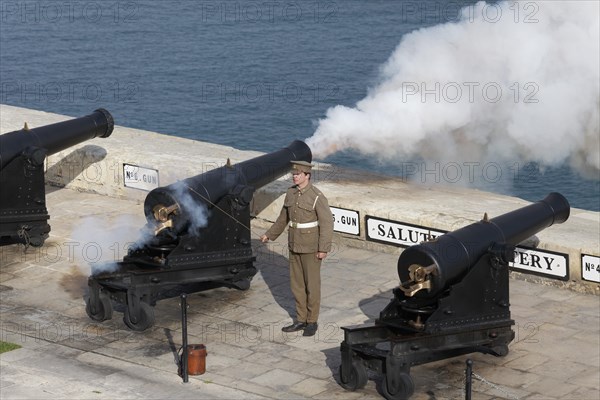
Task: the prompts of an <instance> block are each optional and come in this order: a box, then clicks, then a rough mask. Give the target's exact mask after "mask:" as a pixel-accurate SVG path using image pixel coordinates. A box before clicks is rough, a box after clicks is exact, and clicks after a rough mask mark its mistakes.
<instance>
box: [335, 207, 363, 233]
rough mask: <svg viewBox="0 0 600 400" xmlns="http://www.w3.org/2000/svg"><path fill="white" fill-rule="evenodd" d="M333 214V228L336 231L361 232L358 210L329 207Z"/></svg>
mask: <svg viewBox="0 0 600 400" xmlns="http://www.w3.org/2000/svg"><path fill="white" fill-rule="evenodd" d="M329 208H330V209H331V213H332V214H333V230H334V231H336V232H342V233H349V234H351V235H359V234H360V219H359V215H358V211H354V210H347V209H345V208H337V207H329Z"/></svg>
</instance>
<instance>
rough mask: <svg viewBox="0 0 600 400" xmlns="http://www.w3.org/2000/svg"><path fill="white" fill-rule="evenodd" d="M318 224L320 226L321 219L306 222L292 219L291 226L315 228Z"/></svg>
mask: <svg viewBox="0 0 600 400" xmlns="http://www.w3.org/2000/svg"><path fill="white" fill-rule="evenodd" d="M317 226H319V221H313V222H306V223H300V222H294V221H290V228H300V229H302V228H315V227H317Z"/></svg>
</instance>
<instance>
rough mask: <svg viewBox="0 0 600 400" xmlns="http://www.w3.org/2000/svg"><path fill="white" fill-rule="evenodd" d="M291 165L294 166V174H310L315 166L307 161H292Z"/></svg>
mask: <svg viewBox="0 0 600 400" xmlns="http://www.w3.org/2000/svg"><path fill="white" fill-rule="evenodd" d="M290 163H291V164H292V172H295V171H298V172H304V173H307V172H310V169H311V168H312V167H313V165H312V164H311V163H309V162H306V161H290Z"/></svg>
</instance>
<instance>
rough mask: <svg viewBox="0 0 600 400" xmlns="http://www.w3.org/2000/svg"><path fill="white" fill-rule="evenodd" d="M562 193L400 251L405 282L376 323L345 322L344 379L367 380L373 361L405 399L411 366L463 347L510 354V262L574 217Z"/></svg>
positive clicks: (389, 392) (349, 385)
mask: <svg viewBox="0 0 600 400" xmlns="http://www.w3.org/2000/svg"><path fill="white" fill-rule="evenodd" d="M569 212H570V206H569V203H568V201H567V200H566V199H565V198H564V197H563V196H562V195H560V194H559V193H550V194H549V195H548V196H547V197H546V198H545V199H544V200H541V201H538V202H537V203H533V204H530V205H528V206H526V207H523V208H520V209H517V210H515V211H512V212H509V213H507V214H504V215H501V216H499V217H496V218H493V219H488V217H487V214H486V215H484V218H483V220H481V221H479V222H476V223H474V224H471V225H468V226H466V227H464V228H461V229H458V230H456V231H453V232H450V233H447V234H445V235H442V236H439V237H437V238H436V239H434V240H432V241H428V242H424V243H421V244H419V245H415V246H412V247H409V248H407V249H406V250H404V251H403V252H402V254H401V255H400V257H399V259H398V276H399V277H400V285H399V286H398V287H397V288H395V289H394V290H393V294H394V298H393V299H392V300H391V302H390V303H389V304H388V305H387V306H386V307H385V308H384V309H383V311H381V313H380V315H379V318H378V319H377V320H376V321H375V323H374V324H366V325H361V326H353V327H343V328H342V329H343V330H344V341H343V342H342V343H341V346H340V350H341V355H342V364H341V366H340V383H341V385H342V386H343V387H344V388H346V389H348V390H356V389H359V388H362V387H364V386H365V385H366V384H367V381H368V377H367V369H371V370H374V371H376V372H379V373H381V374H383V375H384V379H383V382H382V388H381V389H382V393H383V395H384V396H385V397H386V398H388V399H407V398H408V397H410V396H411V395H412V393H413V392H414V383H413V381H412V378H411V377H410V368H411V367H412V366H415V365H420V364H424V363H428V362H432V361H437V360H441V359H445V358H450V357H454V356H458V355H462V354H468V353H473V352H481V353H485V354H492V355H495V356H504V355H506V354H508V344H509V343H510V342H511V341H512V340H513V339H514V336H515V334H514V331H513V330H512V328H511V326H512V325H514V321H513V320H512V319H511V316H510V303H509V283H508V278H509V263H510V262H512V261H513V259H514V250H515V245H517V244H519V243H521V242H522V241H524V240H525V239H527V238H529V237H531V236H532V235H535V234H536V233H537V232H539V231H541V230H543V229H545V228H547V227H549V226H551V225H553V224H560V223H562V222H564V221H566V220H567V218H568V217H569Z"/></svg>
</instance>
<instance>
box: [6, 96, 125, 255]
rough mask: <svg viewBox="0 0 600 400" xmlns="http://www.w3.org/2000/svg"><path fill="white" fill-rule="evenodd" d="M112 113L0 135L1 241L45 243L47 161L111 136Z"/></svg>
mask: <svg viewBox="0 0 600 400" xmlns="http://www.w3.org/2000/svg"><path fill="white" fill-rule="evenodd" d="M113 128H114V121H113V118H112V115H111V114H110V113H109V112H108V111H106V110H105V109H102V108H101V109H98V110H96V111H94V112H93V113H92V114H90V115H86V116H85V117H80V118H76V119H72V120H69V121H64V122H58V123H56V124H51V125H46V126H41V127H39V128H32V129H29V128H28V127H27V124H26V125H25V127H24V128H23V129H21V130H20V131H14V132H9V133H5V134H3V135H0V185H1V186H2V190H0V245H8V244H16V243H22V244H25V245H31V246H36V247H37V246H41V245H43V244H44V241H45V240H46V239H47V238H48V234H49V232H50V225H49V224H48V219H50V215H48V210H47V209H46V188H45V185H44V160H45V159H46V157H47V156H49V155H52V154H55V153H58V152H59V151H62V150H64V149H67V148H69V147H71V146H74V145H76V144H78V143H81V142H83V141H86V140H90V139H93V138H96V137H102V138H106V137H108V136H110V134H111V133H112V131H113Z"/></svg>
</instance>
